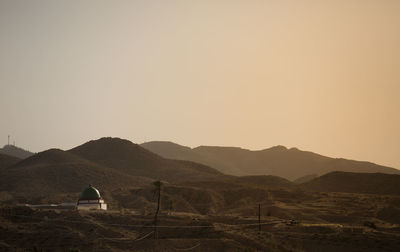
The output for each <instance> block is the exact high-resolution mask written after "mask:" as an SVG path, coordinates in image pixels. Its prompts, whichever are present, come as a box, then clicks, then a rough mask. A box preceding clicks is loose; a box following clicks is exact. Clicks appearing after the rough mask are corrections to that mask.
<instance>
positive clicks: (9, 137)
mask: <svg viewBox="0 0 400 252" xmlns="http://www.w3.org/2000/svg"><path fill="white" fill-rule="evenodd" d="M7 145H10V135H8V144H7Z"/></svg>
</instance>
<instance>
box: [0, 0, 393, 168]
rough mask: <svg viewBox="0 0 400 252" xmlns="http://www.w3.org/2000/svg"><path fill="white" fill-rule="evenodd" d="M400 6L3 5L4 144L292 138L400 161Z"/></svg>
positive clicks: (358, 0)
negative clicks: (109, 138) (101, 139)
mask: <svg viewBox="0 0 400 252" xmlns="http://www.w3.org/2000/svg"><path fill="white" fill-rule="evenodd" d="M399 13H400V1H399V0H325V1H324V0H314V1H313V0H290V1H289V0H274V1H272V0H259V1H257V0H242V1H235V0H226V1H224V0H210V1H207V0H199V1H188V0H181V1H172V0H160V1H151V0H143V1H133V0H129V1H115V0H113V1H111V0H109V1H100V0H92V1H82V0H80V1H72V0H68V1H57V0H48V1H40V0H35V1H32V0H25V1H19V0H9V1H8V0H0V115H1V119H0V140H1V139H3V140H1V141H0V144H1V145H2V144H6V142H7V135H8V134H10V135H11V136H12V140H15V141H16V144H17V145H18V146H22V147H24V148H27V149H29V150H31V151H35V152H37V151H42V150H45V149H47V148H51V147H58V148H62V149H69V148H71V147H74V146H76V145H79V144H82V143H83V142H85V141H88V140H91V139H96V138H99V137H102V136H118V137H121V138H126V139H129V140H131V141H133V142H136V143H141V142H144V141H151V140H170V141H174V142H177V143H180V144H183V145H187V146H191V147H194V146H198V145H221V146H241V147H244V148H249V149H262V148H267V147H271V146H274V145H285V146H288V147H298V148H300V149H303V150H310V151H314V152H317V153H321V154H324V155H328V156H332V157H345V158H351V159H359V160H369V161H372V162H376V163H379V164H384V165H390V166H394V167H396V168H400V15H399ZM1 135H2V136H3V137H1Z"/></svg>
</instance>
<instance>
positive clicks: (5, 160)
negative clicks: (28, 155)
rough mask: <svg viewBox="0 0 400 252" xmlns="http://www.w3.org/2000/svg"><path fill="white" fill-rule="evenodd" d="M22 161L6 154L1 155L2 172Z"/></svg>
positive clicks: (0, 167)
mask: <svg viewBox="0 0 400 252" xmlns="http://www.w3.org/2000/svg"><path fill="white" fill-rule="evenodd" d="M20 160H21V159H19V158H17V157H13V156H9V155H5V154H0V170H1V169H3V168H7V167H10V166H12V165H14V164H16V163H18V162H19V161H20Z"/></svg>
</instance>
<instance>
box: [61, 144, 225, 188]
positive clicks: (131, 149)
mask: <svg viewBox="0 0 400 252" xmlns="http://www.w3.org/2000/svg"><path fill="white" fill-rule="evenodd" d="M68 152H70V153H73V154H75V155H78V156H80V157H83V158H85V159H87V160H90V161H92V162H95V163H98V164H101V165H103V166H107V167H110V168H113V169H116V170H118V171H120V172H123V173H126V174H130V175H133V176H143V177H148V178H153V179H157V180H167V181H171V182H175V181H184V180H206V179H213V178H215V177H218V176H224V175H223V174H222V173H221V172H218V171H217V170H215V169H213V168H210V167H207V166H205V165H203V164H196V163H193V162H190V161H182V160H170V159H166V158H163V157H161V156H159V155H157V154H154V153H153V152H150V151H148V150H146V149H144V148H142V147H141V146H139V145H137V144H134V143H132V142H130V141H128V140H124V139H120V138H110V137H109V138H101V139H99V140H94V141H90V142H87V143H85V144H83V145H81V146H78V147H76V148H73V149H71V150H69V151H68Z"/></svg>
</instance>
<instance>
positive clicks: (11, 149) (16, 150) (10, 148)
mask: <svg viewBox="0 0 400 252" xmlns="http://www.w3.org/2000/svg"><path fill="white" fill-rule="evenodd" d="M0 154H6V155H9V156H13V157H17V158H21V159H24V158H27V157H30V156H32V155H33V154H34V153H32V152H30V151H27V150H24V149H22V148H20V147H17V146H15V145H11V144H8V145H4V147H3V148H0Z"/></svg>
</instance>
